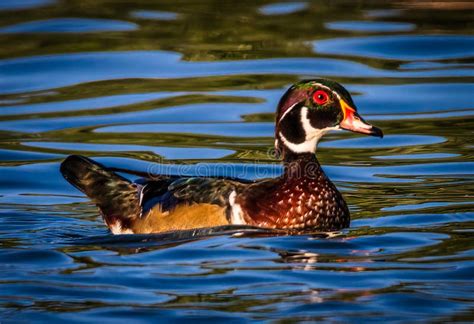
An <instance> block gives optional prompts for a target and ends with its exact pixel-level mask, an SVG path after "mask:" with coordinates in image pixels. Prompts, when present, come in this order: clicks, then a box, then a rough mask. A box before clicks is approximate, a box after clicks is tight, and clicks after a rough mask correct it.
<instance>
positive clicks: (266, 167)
mask: <svg viewBox="0 0 474 324" xmlns="http://www.w3.org/2000/svg"><path fill="white" fill-rule="evenodd" d="M276 156H277V154H276V152H275V150H274V149H269V150H268V151H267V154H266V158H263V159H254V160H253V161H252V163H230V162H229V163H225V162H223V163H222V162H221V163H196V164H170V163H166V162H165V161H164V160H163V159H161V158H160V159H159V160H157V161H156V162H153V163H150V164H149V165H148V166H147V170H146V173H147V176H148V177H149V178H151V179H155V180H157V179H160V178H161V177H162V176H184V177H204V178H206V177H209V178H215V177H225V178H234V179H261V178H275V177H279V176H281V175H283V174H285V176H286V177H290V178H298V177H303V176H304V177H307V178H314V179H315V178H317V177H319V176H320V175H321V166H320V165H319V163H318V162H317V161H316V160H314V161H313V160H311V161H295V162H281V161H277V160H276Z"/></svg>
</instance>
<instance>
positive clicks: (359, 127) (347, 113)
mask: <svg viewBox="0 0 474 324" xmlns="http://www.w3.org/2000/svg"><path fill="white" fill-rule="evenodd" d="M339 103H340V104H341V109H342V114H343V118H342V121H341V122H340V123H339V126H340V127H341V128H342V129H346V130H350V131H351V132H355V133H361V134H367V135H372V136H377V137H380V138H382V137H383V132H382V130H381V129H380V128H377V127H375V126H372V125H370V124H369V123H367V122H366V121H365V120H363V119H362V117H360V115H359V114H358V113H357V111H355V109H354V108H352V107H351V106H349V105H348V104H347V103H346V102H345V101H344V100H342V99H340V100H339Z"/></svg>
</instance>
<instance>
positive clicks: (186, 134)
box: [0, 0, 474, 322]
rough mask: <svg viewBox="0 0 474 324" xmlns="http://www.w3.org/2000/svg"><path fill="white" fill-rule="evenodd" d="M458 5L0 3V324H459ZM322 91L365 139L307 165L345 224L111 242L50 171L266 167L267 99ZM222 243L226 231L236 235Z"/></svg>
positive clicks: (465, 76)
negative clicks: (373, 133)
mask: <svg viewBox="0 0 474 324" xmlns="http://www.w3.org/2000/svg"><path fill="white" fill-rule="evenodd" d="M472 9H473V8H472V4H470V3H469V2H447V3H441V2H434V3H432V2H414V1H399V2H396V3H394V4H389V3H381V2H370V3H364V2H360V1H359V2H357V6H354V5H348V3H347V2H336V1H331V2H297V3H277V2H270V1H265V2H262V3H256V2H254V1H239V2H234V1H233V2H230V1H229V2H227V1H199V2H196V1H182V2H180V3H179V4H176V3H174V2H169V1H154V2H153V3H151V2H149V1H144V0H143V1H142V0H139V1H116V2H113V1H105V0H104V1H101V0H94V1H84V0H80V1H79V0H77V1H60V0H58V1H53V0H34V1H33V0H28V1H11V0H4V1H2V2H1V4H0V43H1V44H2V45H1V51H0V170H1V171H0V314H1V316H0V321H1V322H17V321H33V320H35V321H64V320H67V321H70V322H82V321H94V322H97V321H104V322H116V321H117V320H125V319H130V320H136V321H150V320H196V321H197V320H204V319H214V320H222V321H223V320H229V321H230V320H231V321H235V322H244V321H246V320H260V321H267V320H269V321H284V320H298V321H309V320H324V321H332V322H334V321H336V322H338V321H348V320H350V321H358V322H366V321H369V320H370V321H381V320H387V321H412V320H424V321H430V322H431V321H439V322H442V321H470V320H473V319H474V298H473V293H474V282H473V279H474V262H473V261H474V243H473V242H474V240H473V239H472V237H473V229H474V212H473V204H474V202H473V194H474V186H473V184H474V155H473V147H474V144H473V143H474V133H473V129H474V119H473V115H474V100H473V93H474V69H473V67H474V59H473V57H474V37H473V36H472V35H473V23H472V21H473V14H472V12H473V11H472ZM316 76H319V77H330V78H333V79H335V80H337V81H339V82H341V83H343V84H344V85H346V87H347V88H348V89H349V90H350V91H351V92H352V93H353V95H354V100H355V102H356V103H357V105H358V106H359V111H360V112H361V114H362V115H363V116H365V117H366V119H367V120H369V121H372V122H374V123H375V124H376V125H377V126H379V127H381V128H382V129H383V130H384V133H385V134H386V137H385V138H384V139H383V140H379V139H376V138H369V137H363V136H359V135H355V134H349V133H346V132H335V133H331V134H329V135H328V136H327V137H326V138H325V140H324V141H323V142H322V143H321V145H320V149H319V151H318V157H319V159H320V161H321V162H322V164H323V165H324V168H325V170H326V171H327V173H328V174H329V176H330V177H331V179H333V180H334V181H335V182H336V184H337V186H338V187H339V188H340V190H341V191H342V192H343V193H344V195H345V197H346V200H347V201H348V203H349V205H350V209H351V212H352V218H353V221H352V225H351V228H349V229H347V230H344V231H342V232H341V233H338V234H337V235H335V236H333V237H326V236H324V235H322V234H320V235H317V234H314V235H301V236H281V235H272V234H270V233H267V232H262V231H258V230H255V229H235V228H218V229H210V230H201V231H197V232H192V231H191V232H184V233H172V234H166V235H151V236H126V237H113V236H112V235H110V234H109V233H108V231H107V230H106V228H105V226H104V225H103V223H102V221H101V219H100V217H99V216H98V214H97V211H96V209H95V207H94V206H92V205H91V203H90V202H89V200H88V199H86V198H85V197H84V196H83V195H82V194H80V193H79V192H78V191H76V190H75V189H74V188H73V187H71V186H70V185H69V184H68V183H66V182H65V181H64V180H63V179H62V177H61V176H60V174H59V172H58V166H59V163H60V162H61V160H62V159H63V158H64V157H65V156H67V155H68V154H73V153H80V154H84V155H87V156H91V157H93V158H95V159H97V160H99V161H101V162H103V163H106V164H107V165H110V166H115V167H121V168H127V169H131V170H135V171H142V172H146V171H153V172H174V173H176V172H179V173H183V174H192V175H209V174H215V175H219V174H226V175H232V176H241V177H247V178H257V177H262V176H274V175H276V174H278V173H279V172H280V167H279V166H278V164H277V163H276V161H275V160H274V159H273V158H272V157H271V156H270V155H269V154H268V152H269V150H270V149H271V147H272V144H273V138H272V136H273V118H274V115H273V113H274V110H275V106H276V103H277V101H278V99H279V97H280V96H281V95H282V93H283V91H284V90H285V89H286V88H287V87H288V86H289V85H290V84H291V83H293V82H295V81H297V80H299V79H302V78H308V77H316ZM242 233H243V234H242Z"/></svg>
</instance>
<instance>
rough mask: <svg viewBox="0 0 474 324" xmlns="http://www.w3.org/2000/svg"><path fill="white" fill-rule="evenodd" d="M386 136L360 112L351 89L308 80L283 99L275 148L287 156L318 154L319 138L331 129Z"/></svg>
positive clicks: (316, 80)
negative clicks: (363, 117)
mask: <svg viewBox="0 0 474 324" xmlns="http://www.w3.org/2000/svg"><path fill="white" fill-rule="evenodd" d="M336 129H345V130H350V131H352V132H356V133H361V134H367V135H372V136H378V137H383V133H382V131H381V130H380V129H379V128H377V127H375V126H372V125H370V124H368V123H367V122H366V121H364V119H362V117H361V116H360V115H359V114H358V113H357V108H356V106H355V104H354V102H353V101H352V98H351V95H350V94H349V92H348V91H347V90H346V89H344V87H343V86H341V85H340V84H339V83H337V82H335V81H331V80H327V79H314V80H304V81H301V82H298V83H296V84H294V85H293V86H291V87H290V88H289V89H288V91H286V93H285V94H284V95H283V97H282V98H281V99H280V103H279V104H278V109H277V114H276V127H275V149H276V150H277V152H278V153H279V154H280V155H283V157H285V156H288V155H294V154H302V153H315V152H316V146H317V144H318V141H319V139H320V138H321V137H322V136H323V135H324V134H326V133H327V132H328V131H330V130H336Z"/></svg>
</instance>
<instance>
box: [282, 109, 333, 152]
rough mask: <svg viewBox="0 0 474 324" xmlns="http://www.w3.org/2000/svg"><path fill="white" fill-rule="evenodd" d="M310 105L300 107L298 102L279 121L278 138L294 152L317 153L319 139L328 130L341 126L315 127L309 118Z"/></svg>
mask: <svg viewBox="0 0 474 324" xmlns="http://www.w3.org/2000/svg"><path fill="white" fill-rule="evenodd" d="M309 109H310V108H308V107H305V106H303V107H301V108H299V109H298V104H295V105H293V106H292V107H291V108H289V109H288V110H287V111H286V112H285V114H283V116H282V117H281V118H280V120H279V121H278V125H279V128H280V130H279V132H278V139H277V140H281V141H282V142H283V144H284V145H285V146H286V147H287V148H288V149H290V150H291V151H292V152H294V153H315V152H316V147H317V145H318V142H319V140H320V139H321V137H323V136H324V135H325V134H326V133H327V132H329V131H331V130H336V129H339V126H333V127H325V128H322V129H319V128H315V127H313V125H312V124H311V121H310V118H309Z"/></svg>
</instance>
